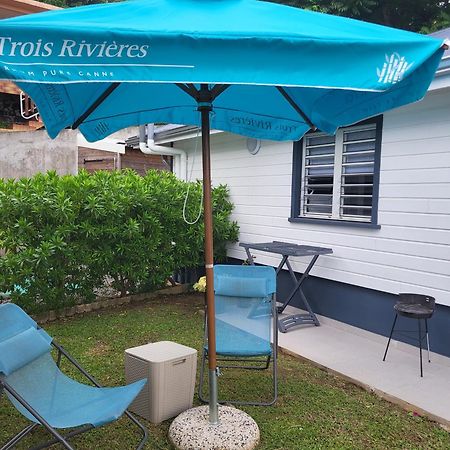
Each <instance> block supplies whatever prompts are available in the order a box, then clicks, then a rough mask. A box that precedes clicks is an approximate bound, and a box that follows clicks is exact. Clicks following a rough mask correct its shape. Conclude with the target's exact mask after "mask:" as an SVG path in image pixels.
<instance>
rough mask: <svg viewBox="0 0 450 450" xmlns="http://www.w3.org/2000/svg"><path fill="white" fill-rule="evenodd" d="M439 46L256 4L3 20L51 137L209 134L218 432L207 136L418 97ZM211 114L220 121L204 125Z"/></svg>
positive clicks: (4, 50)
mask: <svg viewBox="0 0 450 450" xmlns="http://www.w3.org/2000/svg"><path fill="white" fill-rule="evenodd" d="M445 48H446V44H445V43H444V42H443V41H442V40H438V39H434V38H431V37H427V36H421V35H417V34H414V33H410V32H406V31H401V30H396V29H391V28H386V27H383V26H379V25H373V24H367V23H364V22H359V21H356V20H351V19H346V18H342V17H334V16H329V15H324V14H319V13H315V12H311V11H304V10H300V9H294V8H290V7H286V6H282V5H278V4H272V3H266V2H261V1H256V0H213V1H206V0H177V1H175V0H133V1H128V2H124V3H112V4H100V5H94V6H86V7H80V8H73V9H67V10H60V11H51V12H46V13H40V14H34V15H29V16H22V17H17V18H12V19H7V20H3V21H0V78H2V79H5V80H12V81H15V82H16V83H17V84H18V85H19V86H20V88H21V89H23V90H24V91H25V92H27V93H28V94H29V95H30V96H31V97H32V99H33V100H34V102H35V103H36V104H37V106H38V109H39V112H40V114H41V117H42V119H43V121H44V123H45V125H46V128H47V131H48V133H49V135H50V136H51V137H55V136H56V135H57V134H58V133H59V132H60V131H61V130H62V129H64V128H66V127H72V128H79V130H80V131H81V133H83V135H84V136H85V137H86V139H88V140H89V141H95V140H98V139H102V138H104V137H106V136H108V135H109V134H111V133H113V132H114V131H116V130H119V129H121V128H124V127H127V126H131V125H140V124H145V123H149V122H171V123H182V124H193V125H196V124H198V122H199V114H200V116H201V124H202V145H203V171H204V174H203V175H204V176H203V179H204V197H205V202H204V220H205V266H206V276H207V300H208V322H209V326H208V333H209V335H208V340H209V355H210V358H209V370H210V422H211V423H216V422H217V420H218V409H217V386H216V358H215V328H214V286H213V248H212V212H211V186H210V184H211V180H210V158H209V131H210V127H213V128H215V129H220V130H225V131H230V132H233V133H238V134H243V135H246V136H251V137H255V138H262V139H272V140H297V139H300V138H301V137H302V136H303V135H304V134H305V133H306V132H307V131H308V130H311V129H312V130H314V129H320V130H322V131H325V132H328V133H334V132H335V131H336V129H337V128H338V127H340V126H343V125H349V124H352V123H355V122H357V121H360V120H362V119H364V118H367V117H370V116H374V115H377V114H379V113H382V112H383V111H386V110H388V109H391V108H395V107H398V106H401V105H404V104H407V103H410V102H414V101H417V100H419V99H421V98H422V97H423V96H424V95H425V93H426V91H427V88H428V86H429V84H430V83H431V81H432V79H433V76H434V73H435V70H436V68H437V66H438V64H439V61H440V59H441V56H442V54H443V52H444V49H445ZM211 112H213V114H210V113H211Z"/></svg>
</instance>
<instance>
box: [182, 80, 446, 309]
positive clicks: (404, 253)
mask: <svg viewBox="0 0 450 450" xmlns="http://www.w3.org/2000/svg"><path fill="white" fill-rule="evenodd" d="M177 145H178V146H180V145H181V146H184V148H186V149H188V150H189V149H193V148H194V143H193V141H182V142H179V143H178V144H177ZM199 154H200V150H199V151H198V155H197V157H196V161H195V164H194V171H193V179H196V178H201V166H200V163H201V160H200V155H199ZM381 155H382V157H381V174H380V190H379V193H380V198H379V209H378V221H379V224H380V225H381V229H379V230H376V229H365V228H354V227H348V226H331V225H330V226H328V225H322V224H320V225H319V224H310V223H308V224H306V223H305V224H303V223H290V222H288V217H289V216H290V208H291V173H292V142H285V143H279V142H270V141H264V142H263V143H262V146H261V150H260V152H259V153H258V154H257V155H255V156H252V155H250V153H249V152H248V151H247V149H246V139H245V138H243V137H240V136H236V135H230V134H227V133H222V134H216V135H213V136H212V176H213V183H214V184H215V185H217V184H219V183H225V184H227V185H228V186H229V188H230V192H231V199H232V201H233V203H234V205H235V210H234V214H233V219H235V220H237V222H238V223H239V226H240V241H243V242H264V241H272V240H283V241H291V242H296V243H303V244H308V245H320V246H324V247H331V248H333V251H334V253H333V255H331V256H321V257H320V258H319V259H318V262H317V264H316V266H315V268H314V269H313V271H312V274H313V275H315V276H317V277H323V278H328V279H331V280H335V281H340V282H344V283H349V284H354V285H358V286H362V287H366V288H371V289H376V290H380V291H385V292H391V293H398V292H405V291H406V292H407V291H412V292H417V293H427V294H429V295H433V296H434V297H436V300H437V302H438V303H441V304H445V305H449V306H450V89H447V90H439V91H434V92H430V93H429V94H428V96H427V97H426V99H424V100H423V101H422V102H420V103H416V104H414V105H410V106H408V107H405V108H401V109H398V110H396V111H394V112H390V113H387V114H385V116H384V124H383V138H382V153H381ZM192 156H193V155H192V152H190V153H189V167H190V164H191V163H192ZM228 254H229V256H231V257H234V258H239V259H245V258H246V255H245V252H244V250H243V249H242V248H241V247H239V246H238V244H235V245H232V246H230V248H229V252H228ZM252 254H254V255H255V256H256V261H257V262H258V263H263V264H269V265H272V266H276V265H277V264H278V262H279V258H278V257H275V256H270V255H269V254H267V253H262V252H257V251H254V252H252ZM292 261H293V262H295V263H294V264H293V266H294V270H297V271H299V272H302V271H303V270H304V269H305V267H306V262H307V261H306V260H305V259H303V258H292Z"/></svg>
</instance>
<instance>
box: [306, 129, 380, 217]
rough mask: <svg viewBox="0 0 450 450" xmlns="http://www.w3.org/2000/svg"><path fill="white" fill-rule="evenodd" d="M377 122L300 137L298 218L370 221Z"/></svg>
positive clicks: (377, 144) (378, 145)
mask: <svg viewBox="0 0 450 450" xmlns="http://www.w3.org/2000/svg"><path fill="white" fill-rule="evenodd" d="M377 126H380V125H377V123H369V124H366V125H358V126H352V127H347V128H342V129H339V130H338V132H337V133H336V136H329V135H326V134H324V133H310V134H308V135H306V136H305V137H304V139H303V148H302V174H301V189H300V199H299V202H300V205H299V210H298V211H299V214H298V216H300V217H310V218H320V219H334V220H343V221H357V222H369V223H370V222H374V221H375V220H374V214H373V212H374V206H375V205H374V182H375V178H376V177H377V175H378V174H376V173H375V172H374V170H375V167H376V166H377V164H376V161H377V149H379V148H380V142H379V140H380V134H381V133H378V132H377V131H378V130H377Z"/></svg>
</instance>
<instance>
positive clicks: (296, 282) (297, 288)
mask: <svg viewBox="0 0 450 450" xmlns="http://www.w3.org/2000/svg"><path fill="white" fill-rule="evenodd" d="M318 257H319V255H314V257H313V258H312V259H311V261H310V263H309V264H308V267H307V268H306V270H305V271H304V272H303V274H302V276H301V277H300V279H299V280H297V278H296V277H295V275H294V278H295V287H294V289H293V290H292V291H291V293H290V294H289V295H288V297H287V298H286V300H285V301H284V302H283V305H282V306H279V307H278V313H282V312H283V311H284V309H285V308H286V306H287V305H289V303H290V302H291V300H292V299H293V297H294V295H295V294H296V293H297V291H298V290H299V289H300V286H301V285H302V284H303V283H304V281H305V280H306V278H308V275H309V272H311V269H312V268H313V266H314V264H315V263H316V261H317V258H318ZM302 300H303V299H302Z"/></svg>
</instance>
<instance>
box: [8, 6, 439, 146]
mask: <svg viewBox="0 0 450 450" xmlns="http://www.w3.org/2000/svg"><path fill="white" fill-rule="evenodd" d="M442 46H443V42H442V40H438V39H435V38H431V37H428V36H421V35H417V34H414V33H410V32H406V31H402V30H396V29H391V28H387V27H383V26H380V25H374V24H368V23H364V22H359V21H356V20H352V19H347V18H343V17H335V16H329V15H325V14H319V13H315V12H311V11H305V10H301V9H294V8H289V7H286V6H283V5H277V4H272V3H266V2H259V1H254V0H215V1H209V2H206V1H203V0H177V1H174V0H133V1H129V2H123V3H114V4H99V5H93V6H88V7H81V8H75V9H66V10H60V11H52V12H48V13H43V14H36V15H30V16H22V17H17V18H13V19H7V20H3V21H0V78H2V79H8V80H14V81H16V82H17V83H18V84H19V86H20V87H21V88H23V90H24V91H26V92H27V93H28V94H29V95H30V96H31V97H32V98H33V100H34V101H35V103H36V104H37V106H38V108H39V111H40V113H41V115H42V117H43V119H44V122H45V124H46V126H47V130H48V132H49V134H50V136H51V137H55V136H56V135H57V134H58V133H59V132H60V131H61V129H63V128H65V127H68V126H72V125H73V124H74V123H76V124H77V125H80V130H81V132H82V133H83V134H84V135H85V137H86V138H87V139H88V140H90V141H93V140H98V139H101V138H104V137H106V136H107V135H109V134H111V133H112V132H114V131H117V130H119V129H121V128H124V127H127V126H130V125H136V124H139V123H144V122H155V121H158V122H175V123H184V124H198V120H199V119H198V113H197V112H196V108H197V101H196V100H195V99H193V98H192V97H191V96H189V95H186V92H184V91H182V90H180V89H179V88H178V87H177V86H176V85H175V84H173V83H192V84H200V83H206V84H225V85H230V87H229V88H228V89H227V90H226V91H224V92H223V94H221V95H220V97H218V98H217V100H216V101H215V106H214V116H213V117H212V119H211V126H212V127H213V128H216V129H221V130H225V131H231V132H235V133H238V134H244V135H247V136H252V137H256V138H265V139H274V140H295V139H299V138H301V136H303V134H304V133H305V132H306V131H308V130H309V129H310V128H313V127H317V128H319V129H321V130H323V131H326V132H329V133H333V132H334V131H335V130H336V129H337V128H338V127H339V126H342V125H348V124H350V123H354V122H356V121H359V120H361V119H363V118H366V117H368V116H374V115H376V114H379V113H381V112H383V111H385V110H387V109H390V108H393V107H396V106H400V105H403V104H406V103H410V102H413V101H416V100H418V99H420V98H422V97H423V95H424V94H425V92H426V90H427V88H428V86H429V84H430V82H431V80H432V78H433V75H434V72H435V70H436V68H437V66H438V64H439V61H440V59H441V56H442V53H443V49H442ZM103 95H104V98H102V96H103ZM99 98H101V99H102V104H101V105H99V106H98V108H96V109H95V111H92V112H91V114H89V116H88V117H87V116H86V117H84V120H83V121H82V123H80V121H78V119H79V118H80V117H82V116H83V114H84V113H85V112H86V110H87V109H88V108H89V107H90V106H91V105H92V103H93V101H95V100H96V99H99ZM77 121H78V122H77Z"/></svg>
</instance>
